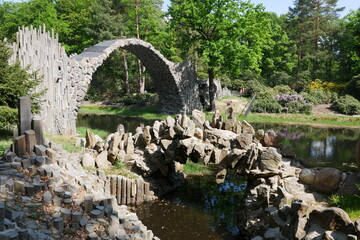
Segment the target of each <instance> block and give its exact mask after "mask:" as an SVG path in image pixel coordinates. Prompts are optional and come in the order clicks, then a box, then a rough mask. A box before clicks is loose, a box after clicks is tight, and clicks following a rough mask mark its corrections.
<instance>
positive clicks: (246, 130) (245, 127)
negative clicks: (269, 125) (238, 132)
mask: <svg viewBox="0 0 360 240" xmlns="http://www.w3.org/2000/svg"><path fill="white" fill-rule="evenodd" d="M242 132H243V133H248V134H251V135H255V130H254V128H253V127H252V126H251V125H250V123H248V122H247V121H245V120H243V121H242Z"/></svg>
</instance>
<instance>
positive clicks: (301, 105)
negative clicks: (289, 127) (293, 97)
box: [284, 101, 312, 114]
mask: <svg viewBox="0 0 360 240" xmlns="http://www.w3.org/2000/svg"><path fill="white" fill-rule="evenodd" d="M284 109H285V111H286V112H287V113H305V114H310V113H311V111H312V105H310V104H307V103H305V102H303V101H297V102H288V103H286V104H285V106H284Z"/></svg>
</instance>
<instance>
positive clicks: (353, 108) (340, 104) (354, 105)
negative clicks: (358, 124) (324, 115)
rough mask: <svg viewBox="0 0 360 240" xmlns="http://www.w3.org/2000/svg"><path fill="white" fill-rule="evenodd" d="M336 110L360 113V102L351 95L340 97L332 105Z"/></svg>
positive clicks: (347, 113)
mask: <svg viewBox="0 0 360 240" xmlns="http://www.w3.org/2000/svg"><path fill="white" fill-rule="evenodd" d="M331 107H332V108H333V109H334V110H335V111H338V112H340V113H343V114H346V115H357V114H360V102H359V101H358V100H357V99H356V98H354V97H353V96H350V95H345V96H342V97H340V98H339V99H338V100H336V101H334V103H333V104H332V106H331Z"/></svg>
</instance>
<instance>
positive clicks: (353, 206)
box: [329, 194, 360, 221]
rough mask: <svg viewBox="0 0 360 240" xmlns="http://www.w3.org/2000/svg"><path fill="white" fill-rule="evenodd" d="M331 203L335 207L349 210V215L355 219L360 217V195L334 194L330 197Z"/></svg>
mask: <svg viewBox="0 0 360 240" xmlns="http://www.w3.org/2000/svg"><path fill="white" fill-rule="evenodd" d="M329 204H330V205H331V206H333V207H339V208H341V209H343V210H344V211H345V212H347V214H349V217H350V218H351V220H353V221H355V220H356V219H357V218H359V217H360V196H357V195H353V194H348V195H338V194H333V195H331V196H330V198H329Z"/></svg>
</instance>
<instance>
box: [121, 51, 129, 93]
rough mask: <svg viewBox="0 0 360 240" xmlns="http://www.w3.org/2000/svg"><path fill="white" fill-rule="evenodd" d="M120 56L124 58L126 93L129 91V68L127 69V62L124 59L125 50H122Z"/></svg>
mask: <svg viewBox="0 0 360 240" xmlns="http://www.w3.org/2000/svg"><path fill="white" fill-rule="evenodd" d="M122 57H123V60H124V68H125V92H126V94H129V93H130V84H129V69H128V63H127V59H126V51H123V52H122Z"/></svg>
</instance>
